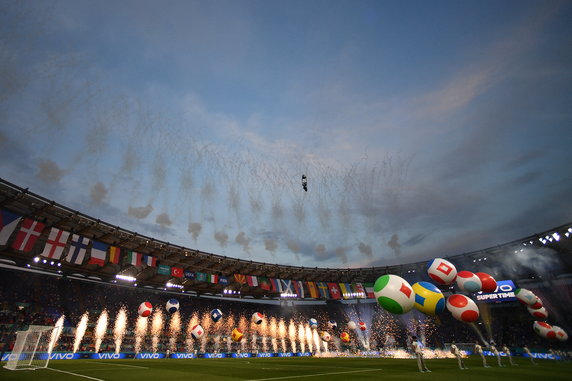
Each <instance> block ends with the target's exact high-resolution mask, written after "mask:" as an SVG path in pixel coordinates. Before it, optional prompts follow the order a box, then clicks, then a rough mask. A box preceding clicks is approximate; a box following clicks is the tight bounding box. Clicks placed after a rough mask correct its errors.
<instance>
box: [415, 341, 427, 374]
mask: <svg viewBox="0 0 572 381" xmlns="http://www.w3.org/2000/svg"><path fill="white" fill-rule="evenodd" d="M411 350H412V351H413V353H415V357H417V366H418V367H419V371H420V372H421V373H423V372H431V371H430V370H429V369H427V365H425V359H424V358H423V350H422V348H421V343H420V342H418V341H417V337H416V336H412V337H411Z"/></svg>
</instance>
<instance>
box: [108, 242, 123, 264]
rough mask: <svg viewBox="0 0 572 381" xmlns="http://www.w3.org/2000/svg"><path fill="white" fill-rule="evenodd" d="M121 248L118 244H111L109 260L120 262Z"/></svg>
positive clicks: (115, 262)
mask: <svg viewBox="0 0 572 381" xmlns="http://www.w3.org/2000/svg"><path fill="white" fill-rule="evenodd" d="M120 257H121V249H120V248H119V247H117V246H109V262H111V263H114V264H116V265H117V264H119V259H120Z"/></svg>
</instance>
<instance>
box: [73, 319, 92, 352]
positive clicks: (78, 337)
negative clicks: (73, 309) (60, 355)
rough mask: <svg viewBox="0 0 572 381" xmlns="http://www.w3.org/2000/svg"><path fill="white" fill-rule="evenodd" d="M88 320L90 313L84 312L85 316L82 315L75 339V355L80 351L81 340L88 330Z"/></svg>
mask: <svg viewBox="0 0 572 381" xmlns="http://www.w3.org/2000/svg"><path fill="white" fill-rule="evenodd" d="M88 319H89V313H88V312H84V314H83V315H81V318H80V319H79V323H78V324H77V328H76V330H75V338H74V342H73V353H76V352H77V351H78V349H79V346H80V344H81V340H82V339H83V336H84V335H85V331H86V330H87V321H88Z"/></svg>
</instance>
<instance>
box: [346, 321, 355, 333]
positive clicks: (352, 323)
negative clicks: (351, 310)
mask: <svg viewBox="0 0 572 381" xmlns="http://www.w3.org/2000/svg"><path fill="white" fill-rule="evenodd" d="M348 328H349V329H351V330H352V331H355V330H356V328H357V325H356V323H355V322H353V321H350V322H349V323H348Z"/></svg>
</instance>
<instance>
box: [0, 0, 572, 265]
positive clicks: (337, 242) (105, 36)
mask: <svg viewBox="0 0 572 381" xmlns="http://www.w3.org/2000/svg"><path fill="white" fill-rule="evenodd" d="M571 19H572V3H570V2H569V1H562V2H558V1H544V2H540V1H525V0H518V1H502V2H499V1H462V2H459V1H431V2H427V1H409V2H399V1H391V2H389V1H354V0H352V1H342V0H336V1H331V0H330V1H317V0H316V1H246V0H244V1H242V0H241V1H230V0H229V1H218V0H214V1H169V2H162V1H141V0H138V1H119V2H118V1H97V2H95V1H76V0H74V1H54V2H49V4H48V2H43V1H18V2H16V1H3V2H2V3H1V4H0V173H1V176H2V177H3V178H5V179H6V180H8V181H11V182H14V183H16V184H18V185H20V186H23V187H29V188H30V189H31V190H32V191H34V192H36V193H39V194H41V195H44V196H45V197H47V198H50V199H53V200H55V201H57V202H59V203H62V204H64V205H67V206H70V207H72V208H74V209H77V210H80V211H82V212H84V213H86V214H89V215H91V216H93V217H96V218H100V219H102V220H104V221H107V222H110V223H112V224H114V225H120V226H122V227H124V228H127V229H131V230H134V231H137V232H139V233H141V234H146V235H150V236H152V237H155V238H157V239H161V240H164V241H169V242H172V243H176V244H179V245H184V246H187V247H190V248H197V249H200V250H202V251H206V252H212V253H217V254H222V255H226V256H232V257H238V258H243V259H251V260H258V261H265V262H275V263H280V264H296V265H305V266H322V267H360V266H373V265H389V264H395V263H407V262H413V261H417V260H420V259H428V258H431V257H435V256H444V255H454V254H460V253H463V252H467V251H472V250H476V249H480V248H485V247H489V246H493V245H496V244H500V243H503V242H507V241H511V240H514V239H518V238H520V237H522V236H526V235H529V234H534V233H536V232H540V231H543V230H547V229H550V228H552V227H555V226H558V225H561V224H564V223H568V222H570V221H572V204H571V203H570V196H571V194H572V171H571V170H570V164H571V162H572V49H571V48H570V47H571V46H572V23H570V20H571ZM302 174H306V175H307V178H308V191H307V192H305V191H304V190H303V189H302V185H301V176H302Z"/></svg>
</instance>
